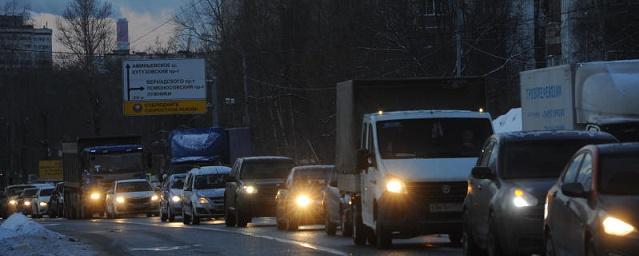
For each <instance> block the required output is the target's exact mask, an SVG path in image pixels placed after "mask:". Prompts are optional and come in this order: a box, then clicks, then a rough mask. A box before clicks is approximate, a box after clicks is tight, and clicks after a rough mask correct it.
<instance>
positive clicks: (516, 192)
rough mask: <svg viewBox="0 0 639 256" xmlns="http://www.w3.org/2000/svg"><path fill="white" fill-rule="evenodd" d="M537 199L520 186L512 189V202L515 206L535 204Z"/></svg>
mask: <svg viewBox="0 0 639 256" xmlns="http://www.w3.org/2000/svg"><path fill="white" fill-rule="evenodd" d="M537 203H538V200H537V198H535V197H534V196H533V195H531V194H529V193H527V192H526V191H524V190H523V189H521V188H515V189H513V204H514V205H515V207H517V208H521V207H529V206H535V205H537Z"/></svg>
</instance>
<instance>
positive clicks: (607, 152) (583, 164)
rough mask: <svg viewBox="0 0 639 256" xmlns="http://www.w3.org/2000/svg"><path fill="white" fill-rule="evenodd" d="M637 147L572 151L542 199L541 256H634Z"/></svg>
mask: <svg viewBox="0 0 639 256" xmlns="http://www.w3.org/2000/svg"><path fill="white" fill-rule="evenodd" d="M638 181H639V143H624V144H607V145H591V146H587V147H584V148H583V149H581V150H580V151H579V152H577V153H576V154H575V155H574V157H573V158H572V159H571V160H570V162H568V164H567V165H566V170H565V171H564V174H563V175H562V176H561V178H559V179H558V181H557V183H556V184H555V185H554V186H553V187H552V188H551V189H550V191H548V195H547V197H546V199H547V200H546V204H547V208H546V209H547V216H546V221H545V223H546V225H545V228H544V230H545V234H546V255H547V256H554V255H620V256H621V255H628V256H630V255H638V254H639V186H638Z"/></svg>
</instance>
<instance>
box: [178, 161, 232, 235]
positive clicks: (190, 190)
mask: <svg viewBox="0 0 639 256" xmlns="http://www.w3.org/2000/svg"><path fill="white" fill-rule="evenodd" d="M230 172H231V168H229V167H226V166H203V167H198V168H194V169H191V171H189V173H188V174H187V176H186V180H185V181H184V189H183V190H184V192H183V193H184V195H183V200H182V222H183V223H184V224H194V225H197V224H200V219H201V218H215V217H222V216H224V190H225V187H226V180H227V178H228V175H229V173H230Z"/></svg>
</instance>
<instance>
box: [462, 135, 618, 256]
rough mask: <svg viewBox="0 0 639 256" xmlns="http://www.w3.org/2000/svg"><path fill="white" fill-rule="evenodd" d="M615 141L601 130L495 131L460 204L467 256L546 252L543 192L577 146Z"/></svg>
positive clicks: (463, 241) (548, 187) (469, 179)
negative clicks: (498, 132)
mask: <svg viewBox="0 0 639 256" xmlns="http://www.w3.org/2000/svg"><path fill="white" fill-rule="evenodd" d="M611 142H613V143H614V142H617V139H616V138H615V137H613V136H612V135H610V134H608V133H605V132H588V131H525V132H511V133H500V134H495V135H493V136H491V137H490V138H488V139H487V141H486V143H485V145H484V147H483V151H482V152H483V153H482V154H481V156H480V158H479V159H478V161H477V164H476V166H475V167H474V168H473V169H472V171H471V175H470V177H469V178H468V193H467V195H466V199H465V200H464V205H463V219H464V229H463V232H462V243H463V244H462V245H463V248H464V252H465V255H478V254H481V253H483V251H485V250H486V251H488V252H489V254H490V255H525V254H527V255H530V254H539V253H542V252H543V251H544V240H543V233H542V231H543V221H544V219H543V214H544V208H543V206H544V205H543V204H544V201H543V200H544V198H545V196H546V193H547V192H548V190H549V189H550V187H552V185H553V184H554V183H555V181H556V180H557V178H558V177H559V175H560V174H561V172H562V170H563V167H564V165H565V164H566V162H568V160H569V159H570V157H571V156H572V155H573V154H574V153H575V152H577V151H578V150H579V149H580V148H581V147H583V146H585V145H588V144H603V143H611Z"/></svg>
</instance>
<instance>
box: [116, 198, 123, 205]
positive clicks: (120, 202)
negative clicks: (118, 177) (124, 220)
mask: <svg viewBox="0 0 639 256" xmlns="http://www.w3.org/2000/svg"><path fill="white" fill-rule="evenodd" d="M115 202H117V203H118V204H123V203H124V197H121V196H118V197H116V198H115Z"/></svg>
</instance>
